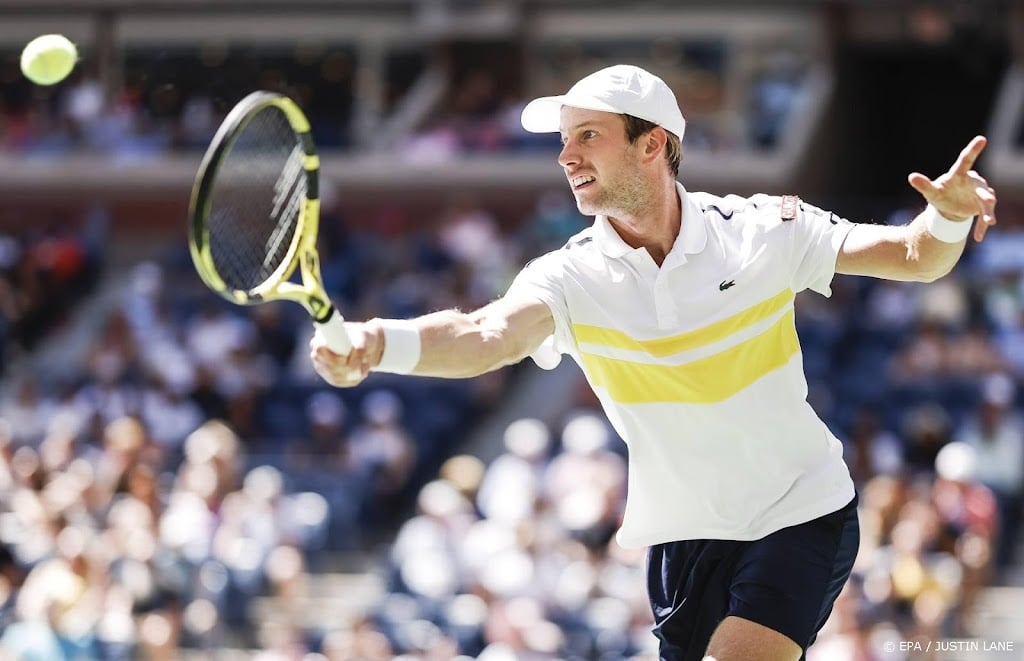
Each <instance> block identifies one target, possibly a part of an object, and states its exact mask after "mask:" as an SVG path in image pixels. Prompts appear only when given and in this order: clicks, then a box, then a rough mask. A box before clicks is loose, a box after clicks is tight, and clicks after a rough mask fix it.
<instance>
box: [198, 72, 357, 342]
mask: <svg viewBox="0 0 1024 661" xmlns="http://www.w3.org/2000/svg"><path fill="white" fill-rule="evenodd" d="M269 107H274V108H277V109H278V110H280V111H281V112H282V113H283V114H284V116H285V117H286V118H287V119H288V123H289V124H290V125H291V128H292V130H293V131H294V132H295V134H296V136H297V137H298V139H299V144H300V145H301V148H302V152H303V157H302V169H303V175H304V176H305V178H306V194H305V196H304V197H303V200H302V204H301V205H300V207H299V218H298V220H297V221H296V226H295V232H294V233H293V235H292V241H291V245H289V246H288V250H287V252H286V253H285V257H284V259H282V260H281V263H280V264H279V265H278V267H277V268H276V269H275V270H274V271H273V273H271V274H270V276H268V277H267V279H266V280H264V281H263V282H262V283H260V284H258V285H256V286H255V287H253V288H252V289H248V290H246V289H236V288H233V287H231V286H229V285H228V284H227V283H226V282H225V281H224V279H223V278H222V277H221V276H220V274H219V273H218V272H217V267H216V265H215V263H214V259H213V254H212V251H211V247H210V231H209V225H208V222H207V221H208V220H209V217H210V207H211V204H212V201H213V200H212V194H211V193H212V189H213V186H214V182H215V180H216V177H217V170H218V169H219V167H220V165H221V162H222V160H223V157H224V155H225V154H226V153H227V152H228V151H229V150H230V149H231V147H232V146H233V145H234V143H235V140H237V139H238V136H239V135H241V133H242V131H244V130H245V127H246V126H247V125H248V123H249V121H250V120H251V119H252V118H253V117H254V116H255V115H256V114H257V113H258V112H260V111H263V110H265V109H267V108H269ZM319 171H320V157H319V155H318V154H317V152H316V146H315V144H314V143H313V138H312V135H311V134H310V126H309V120H308V119H306V115H305V114H304V113H303V112H302V110H301V109H300V108H299V107H298V105H296V104H295V102H294V101H292V100H291V99H289V98H288V97H286V96H283V95H281V94H276V93H274V92H267V91H257V92H252V93H251V94H249V95H248V96H246V97H245V98H244V99H242V100H241V101H239V102H238V103H237V104H236V105H235V107H234V108H232V110H231V112H229V113H228V115H227V117H225V119H224V121H223V122H222V123H221V126H220V128H219V129H218V130H217V133H216V134H215V135H214V138H213V141H212V142H211V143H210V147H209V148H208V149H207V151H206V154H205V155H204V156H203V160H202V162H201V163H200V165H199V171H198V173H197V174H196V180H195V185H194V186H193V187H192V196H191V199H190V201H189V228H190V229H189V252H190V253H191V255H192V261H193V263H194V264H195V267H196V271H197V272H198V273H199V276H200V277H201V278H202V280H203V282H204V283H206V286H207V287H209V288H210V289H212V290H213V291H214V292H216V293H218V294H220V295H221V296H222V297H224V298H226V299H227V300H229V301H231V302H232V303H235V304H237V305H257V304H260V303H265V302H267V301H274V300H288V301H294V302H296V303H299V304H300V305H302V306H303V307H305V308H306V310H307V311H308V312H309V315H310V316H311V317H312V318H313V321H315V322H316V323H317V324H318V326H319V325H331V326H335V325H338V324H340V322H341V316H340V315H339V314H338V313H337V311H336V310H335V309H334V305H333V304H332V303H331V300H330V298H329V297H328V296H327V292H326V290H325V289H324V286H323V281H322V278H321V275H320V256H319V254H318V252H317V247H316V240H317V233H318V231H319V225H320V197H319V181H318V175H319ZM296 268H298V269H299V274H300V280H301V282H299V283H296V282H292V281H291V278H292V276H293V275H294V273H295V269H296Z"/></svg>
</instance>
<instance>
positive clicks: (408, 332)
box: [373, 319, 420, 374]
mask: <svg viewBox="0 0 1024 661" xmlns="http://www.w3.org/2000/svg"><path fill="white" fill-rule="evenodd" d="M377 323H379V324H380V325H381V328H383V330H384V353H383V354H382V355H381V357H380V363H379V364H378V365H377V366H376V367H374V368H373V371H374V372H391V373H392V374H411V373H412V371H413V370H414V369H415V368H416V365H417V364H419V362H420V332H419V330H417V328H416V324H414V323H413V322H412V321H409V320H402V319H378V320H377Z"/></svg>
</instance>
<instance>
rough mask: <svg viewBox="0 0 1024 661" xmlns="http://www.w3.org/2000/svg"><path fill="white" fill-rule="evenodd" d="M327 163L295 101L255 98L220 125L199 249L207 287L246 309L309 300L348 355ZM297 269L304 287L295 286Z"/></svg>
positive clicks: (194, 221) (204, 194) (198, 202)
mask: <svg viewBox="0 0 1024 661" xmlns="http://www.w3.org/2000/svg"><path fill="white" fill-rule="evenodd" d="M319 169H320V159H319V157H318V156H317V153H316V146H315V145H314V144H313V138H312V136H311V135H310V130H309V121H308V120H307V119H306V116H305V115H304V114H303V112H302V110H300V109H299V107H298V106H297V105H296V104H295V102H294V101H292V100H291V99H289V98H288V97H286V96H282V95H280V94H275V93H272V92H264V91H260V92H253V93H252V94H250V95H248V96H247V97H245V98H244V99H242V100H241V101H239V102H238V104H237V105H235V107H234V108H232V110H231V112H230V113H228V115H227V117H226V118H225V119H224V122H223V123H222V124H221V125H220V128H219V129H218V130H217V133H216V135H214V137H213V141H212V142H211V143H210V146H209V148H208V149H207V150H206V154H205V155H204V156H203V160H202V162H201V163H200V166H199V172H198V174H197V175H196V180H195V184H194V185H193V187H192V198H191V201H190V204H189V249H190V252H191V253H192V261H193V263H194V264H195V267H196V271H198V273H199V276H200V277H201V278H202V280H203V282H204V283H206V285H207V286H208V287H209V288H210V289H212V290H213V291H215V292H216V293H218V294H220V295H221V296H223V297H224V298H226V299H227V300H229V301H231V302H232V303H235V304H238V305H256V304H259V303H264V302H267V301H274V300H288V301H295V302H296V303H300V304H301V305H302V306H304V307H305V308H306V310H307V311H308V312H309V315H310V317H312V318H313V322H314V325H315V326H316V329H317V332H318V333H320V334H321V336H322V337H323V338H324V340H325V341H326V343H327V346H328V347H329V348H330V349H331V350H332V351H334V352H335V353H338V354H343V355H344V354H347V353H348V352H349V350H350V349H351V348H352V344H351V342H350V341H349V338H348V333H346V332H345V325H344V319H343V318H342V316H341V314H340V313H339V312H338V311H337V309H336V308H335V307H334V305H333V304H332V303H331V300H330V298H328V296H327V292H326V291H325V290H324V285H323V280H322V278H321V275H320V256H319V254H318V253H317V248H316V238H317V230H318V227H319V224H320V200H319V197H318V183H317V175H318V172H319ZM296 269H298V272H299V281H298V282H296V281H294V279H293V276H294V275H295V272H296Z"/></svg>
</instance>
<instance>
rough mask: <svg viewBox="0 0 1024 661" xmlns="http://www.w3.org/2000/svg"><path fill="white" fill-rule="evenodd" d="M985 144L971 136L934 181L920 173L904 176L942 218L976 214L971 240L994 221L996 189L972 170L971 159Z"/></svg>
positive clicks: (979, 238) (965, 218)
mask: <svg viewBox="0 0 1024 661" xmlns="http://www.w3.org/2000/svg"><path fill="white" fill-rule="evenodd" d="M987 143H988V140H987V139H986V138H985V137H984V136H980V135H979V136H977V137H975V138H974V139H973V140H971V141H970V143H968V145H967V146H966V147H964V149H963V151H961V152H960V156H959V157H958V158H957V159H956V163H954V164H953V167H951V168H950V169H949V171H948V172H946V173H945V174H943V175H942V176H940V177H939V178H938V179H935V180H934V181H933V180H931V179H929V178H928V177H926V176H924V175H923V174H921V173H920V172H914V173H913V174H911V175H910V176H909V177H907V181H908V182H910V185H911V186H913V187H914V190H916V191H917V192H918V193H920V194H921V195H923V196H924V199H925V200H927V201H928V203H929V204H931V205H932V206H934V207H935V208H936V209H938V210H939V213H941V214H942V215H943V216H945V217H946V218H949V219H950V220H963V221H965V222H966V221H967V219H969V218H970V217H971V216H978V222H977V223H975V225H974V240H975V241H981V240H982V239H984V238H985V232H987V231H988V228H989V227H990V226H992V225H995V224H996V192H995V190H994V189H993V188H992V187H991V186H989V185H988V182H987V181H986V180H985V178H984V177H982V176H981V175H980V174H978V173H977V172H976V171H975V170H974V169H973V168H974V161H976V160H977V158H978V155H979V154H981V152H982V150H983V149H985V145H986V144H987Z"/></svg>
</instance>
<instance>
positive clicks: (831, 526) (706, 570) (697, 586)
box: [647, 496, 860, 661]
mask: <svg viewBox="0 0 1024 661" xmlns="http://www.w3.org/2000/svg"><path fill="white" fill-rule="evenodd" d="M859 545H860V526H859V524H858V521H857V497H856V496H854V498H853V500H852V501H850V503H849V504H847V505H846V506H845V507H843V508H842V509H839V510H837V511H835V512H833V513H831V514H826V515H825V516H822V517H820V518H817V519H814V520H812V521H808V522H807V523H802V524H799V525H795V526H790V527H789V528H783V529H782V530H777V531H776V532H773V533H772V534H770V535H768V536H766V537H763V538H762V539H759V540H755V541H750V542H739V541H731V540H709V539H693V540H686V541H682V542H668V543H666V544H658V545H656V546H652V547H651V548H650V550H649V551H648V553H647V593H648V596H649V597H650V600H651V608H652V609H653V611H654V623H655V625H654V630H653V631H654V635H655V636H657V637H658V639H659V641H660V646H661V658H662V659H666V660H669V661H690V660H691V659H693V660H695V661H700V659H702V658H703V657H704V653H705V651H706V650H707V646H708V642H709V641H710V640H711V634H712V633H714V631H715V627H717V626H718V624H719V623H720V622H721V621H722V620H723V619H725V617H726V616H728V615H736V616H739V617H742V618H745V619H747V620H752V621H754V622H757V623H758V624H762V625H764V626H766V627H769V628H770V629H774V630H775V631H778V632H779V633H781V634H783V635H785V636H787V637H788V638H789V639H790V640H793V641H795V642H796V643H797V644H798V645H800V646H801V647H802V648H803V649H804V651H806V650H807V648H808V647H809V646H810V644H811V643H812V642H814V638H815V636H816V635H817V633H818V630H819V629H821V627H822V626H824V624H825V621H826V620H827V619H828V616H829V614H830V613H831V612H832V604H833V602H834V601H835V600H836V597H837V596H839V591H840V590H841V589H842V588H843V585H844V584H845V583H846V580H847V579H848V578H849V577H850V572H851V570H852V569H853V561H854V559H855V558H856V557H857V548H858V547H859Z"/></svg>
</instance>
